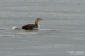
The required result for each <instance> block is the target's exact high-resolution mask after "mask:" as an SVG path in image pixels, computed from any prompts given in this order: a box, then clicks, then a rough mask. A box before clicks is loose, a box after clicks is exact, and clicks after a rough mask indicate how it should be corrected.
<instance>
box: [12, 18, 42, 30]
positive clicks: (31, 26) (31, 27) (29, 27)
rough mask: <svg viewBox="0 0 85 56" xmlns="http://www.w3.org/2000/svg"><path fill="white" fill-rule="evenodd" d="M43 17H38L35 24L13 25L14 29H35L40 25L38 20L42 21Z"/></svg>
mask: <svg viewBox="0 0 85 56" xmlns="http://www.w3.org/2000/svg"><path fill="white" fill-rule="evenodd" d="M42 20H43V19H42V18H36V19H35V21H34V24H26V25H24V26H22V27H20V28H18V27H16V26H14V27H12V29H14V30H16V29H24V30H34V29H38V27H39V25H38V22H40V21H42Z"/></svg>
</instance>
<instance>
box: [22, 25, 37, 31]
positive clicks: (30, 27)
mask: <svg viewBox="0 0 85 56" xmlns="http://www.w3.org/2000/svg"><path fill="white" fill-rule="evenodd" d="M35 27H36V25H35V24H27V25H24V26H22V29H25V30H33V29H34V28H35Z"/></svg>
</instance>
